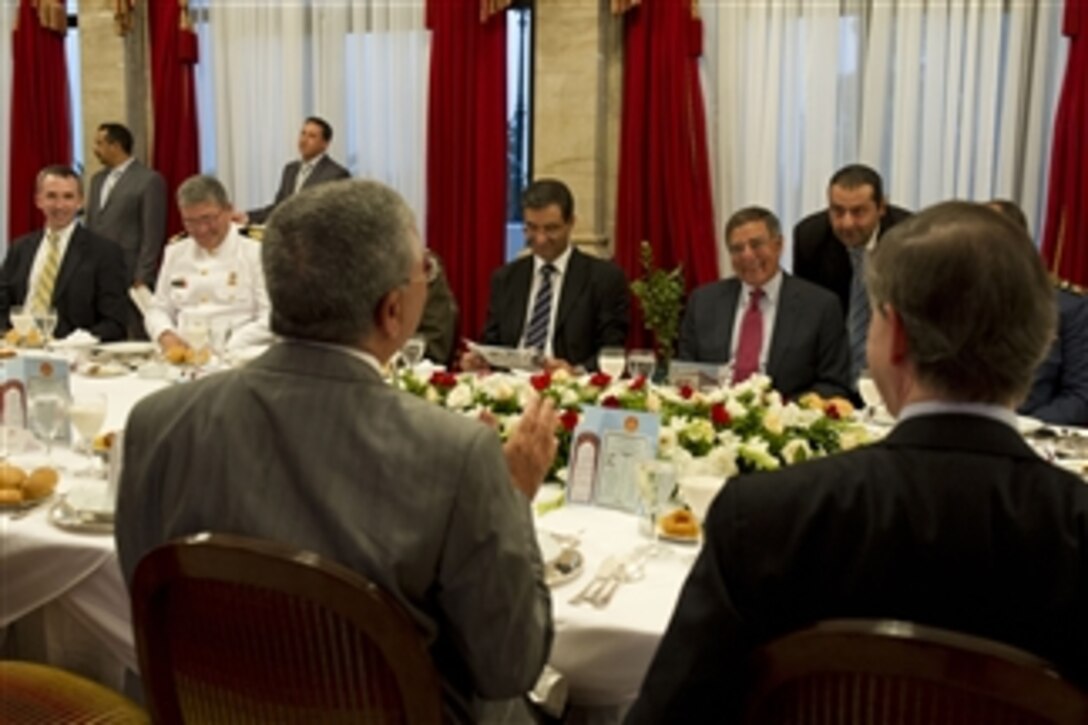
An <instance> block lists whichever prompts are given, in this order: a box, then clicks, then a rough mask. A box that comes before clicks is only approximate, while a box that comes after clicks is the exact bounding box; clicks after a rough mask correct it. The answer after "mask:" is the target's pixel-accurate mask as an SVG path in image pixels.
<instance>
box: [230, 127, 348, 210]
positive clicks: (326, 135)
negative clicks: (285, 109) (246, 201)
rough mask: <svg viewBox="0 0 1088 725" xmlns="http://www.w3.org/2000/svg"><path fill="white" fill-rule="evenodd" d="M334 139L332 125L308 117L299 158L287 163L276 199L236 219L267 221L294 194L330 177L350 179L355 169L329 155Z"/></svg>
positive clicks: (334, 179)
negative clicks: (348, 167) (351, 169)
mask: <svg viewBox="0 0 1088 725" xmlns="http://www.w3.org/2000/svg"><path fill="white" fill-rule="evenodd" d="M330 143H332V125H331V124H330V123H329V122H328V121H326V120H325V119H323V118H319V117H317V116H310V117H309V118H307V119H306V120H305V121H304V122H303V124H302V130H301V131H299V133H298V154H299V158H298V159H296V160H295V161H291V162H290V163H288V164H287V165H286V166H284V167H283V177H282V178H281V179H280V189H279V191H277V192H276V200H275V201H273V202H272V203H271V204H269V205H268V206H264V207H261V208H260V209H251V210H250V211H248V212H246V213H245V214H239V215H237V217H236V219H235V221H237V222H239V223H241V224H264V222H265V220H266V219H268V215H269V214H271V213H272V210H273V209H275V208H276V207H277V206H279V205H280V204H282V203H283V200H284V199H286V198H287V197H289V196H291V195H292V194H294V193H296V192H299V191H301V190H302V189H308V188H310V187H312V186H316V185H317V184H322V183H324V182H326V181H336V180H337V179H350V178H351V172H350V171H348V170H347V169H345V168H344V167H343V166H341V165H340V164H338V163H336V162H335V161H333V160H332V157H330V156H329V144H330Z"/></svg>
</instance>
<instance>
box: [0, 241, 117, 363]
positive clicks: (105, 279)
mask: <svg viewBox="0 0 1088 725" xmlns="http://www.w3.org/2000/svg"><path fill="white" fill-rule="evenodd" d="M44 235H45V232H44V230H41V229H39V230H38V231H36V232H31V233H30V234H26V235H23V236H21V237H19V238H18V239H16V240H15V242H14V243H13V244H12V245H11V249H9V250H8V256H7V258H6V259H5V260H4V266H3V267H2V268H0V321H2V322H3V325H4V329H5V330H7V329H10V328H11V320H10V318H9V317H8V313H9V311H10V310H11V308H12V307H13V306H15V305H22V304H25V302H26V295H27V290H28V289H29V287H30V279H29V278H30V269H31V267H32V266H33V264H34V255H35V254H37V252H38V247H39V246H41V243H42V238H43V237H44ZM127 305H128V297H127V293H126V285H125V261H124V258H123V257H122V255H121V248H120V247H119V246H117V245H116V244H114V243H113V242H111V241H109V240H108V239H103V238H102V237H100V236H98V235H96V234H95V233H94V232H90V231H88V230H86V229H84V228H83V227H81V226H79V225H78V224H77V225H76V227H75V229H74V230H73V231H72V238H71V239H70V240H69V241H68V250H67V251H66V252H65V253H64V260H63V261H62V262H61V265H60V270H59V271H58V272H57V281H56V284H54V286H53V306H54V307H55V308H56V310H57V327H56V330H54V332H53V334H54V336H56V337H57V338H62V337H66V336H67V335H68V334H69V333H70V332H72V331H74V330H76V329H77V328H82V329H84V330H87V331H88V332H90V333H91V334H93V335H95V336H96V337H97V338H98V339H99V340H102V341H103V342H107V341H111V340H123V339H124V338H125V320H126V319H127V317H128V306H127Z"/></svg>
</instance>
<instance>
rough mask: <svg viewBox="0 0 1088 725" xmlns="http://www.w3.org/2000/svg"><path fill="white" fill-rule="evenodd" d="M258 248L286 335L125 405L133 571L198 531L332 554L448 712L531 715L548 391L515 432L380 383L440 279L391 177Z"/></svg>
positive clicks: (272, 229)
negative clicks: (387, 617)
mask: <svg viewBox="0 0 1088 725" xmlns="http://www.w3.org/2000/svg"><path fill="white" fill-rule="evenodd" d="M262 261H263V265H264V269H265V277H266V281H267V285H268V293H269V297H270V298H271V302H272V329H273V331H274V332H276V333H277V334H278V335H280V336H281V337H282V340H281V341H280V342H278V343H276V344H275V345H273V346H272V347H271V348H270V349H269V350H268V351H267V352H266V353H265V354H264V355H262V356H261V357H259V358H257V359H256V360H254V361H252V362H250V363H249V364H248V365H246V366H245V367H243V368H240V369H237V370H233V371H229V372H226V373H222V374H218V375H213V376H210V377H207V378H204V379H203V380H199V381H197V382H193V383H189V384H186V385H178V386H174V387H172V388H169V389H166V390H163V391H162V392H160V393H157V394H155V395H153V396H150V397H148V398H145V399H144V400H143V401H141V402H140V403H139V404H138V405H137V406H136V407H135V409H134V410H133V411H132V414H131V415H130V416H129V419H128V426H127V429H126V433H125V436H126V438H125V459H124V467H123V474H122V479H121V484H120V494H119V497H118V507H117V524H116V537H117V550H118V555H119V557H120V562H121V566H122V570H123V572H124V575H125V578H126V581H129V582H131V581H132V575H133V571H134V570H135V568H136V564H137V562H139V560H140V558H141V557H142V556H143V555H144V554H146V553H147V552H148V551H150V550H151V549H152V548H154V547H155V546H157V545H159V544H161V543H163V542H165V541H168V540H170V539H172V538H175V537H179V536H184V535H187V534H193V533H196V532H200V531H209V530H210V531H230V532H234V533H237V534H242V535H247V536H253V537H258V538H263V539H270V540H273V541H277V542H281V543H284V544H287V545H289V546H293V547H297V548H300V549H306V550H309V551H313V552H316V553H317V554H319V555H322V556H325V557H328V558H330V559H332V560H335V561H338V562H340V563H341V564H344V565H346V566H349V567H351V568H353V569H356V570H358V571H360V572H362V573H363V574H364V575H366V576H367V577H369V578H370V579H371V580H373V581H374V582H376V583H377V584H378V585H379V586H380V587H382V589H384V590H385V591H386V592H387V593H389V594H391V595H392V596H393V597H395V598H396V599H397V600H398V601H399V602H400V603H401V604H402V605H403V606H404V607H405V608H406V610H407V611H408V612H409V614H410V615H411V616H412V617H413V618H414V620H415V622H416V624H417V625H418V626H419V631H420V634H421V635H422V636H423V637H424V638H425V639H426V641H427V643H428V644H429V646H430V652H431V655H432V657H433V658H434V661H435V664H436V666H437V668H438V671H439V673H440V674H441V676H442V678H443V684H444V694H445V707H446V712H447V718H446V721H448V722H457V723H461V722H502V721H504V720H506V719H511V718H512V721H515V722H525V721H526V720H525V717H526V716H527V715H528V713H527V712H525V710H524V708H525V705H524V702H523V701H521V700H519V699H516V697H517V696H518V695H520V694H521V693H523V692H525V691H527V690H528V689H529V688H530V687H532V685H533V683H534V682H535V680H536V678H537V676H538V675H539V673H540V670H541V668H542V666H543V665H544V662H545V659H546V658H547V656H548V651H549V647H550V644H551V637H552V621H551V600H550V598H549V594H548V589H547V587H546V586H545V585H544V582H543V579H542V564H541V561H540V552H539V550H538V549H537V544H536V538H535V535H534V532H533V521H532V516H531V512H530V500H531V499H532V498H533V496H534V495H535V493H536V491H537V488H538V487H539V485H540V483H541V480H542V479H543V477H544V475H545V474H546V473H547V471H548V468H549V466H550V464H551V461H552V459H553V457H554V455H555V446H556V444H555V430H556V426H557V419H556V415H555V410H554V408H553V407H552V404H551V403H550V402H540V401H539V400H538V401H536V402H534V403H533V404H531V405H530V406H529V407H528V409H527V411H526V414H525V416H524V417H523V418H522V421H521V423H520V425H519V426H518V428H517V430H516V431H515V432H514V433H513V434H512V436H511V437H510V439H509V440H508V441H507V442H506V444H505V445H504V444H502V443H501V442H500V440H499V436H498V434H497V433H496V432H495V431H494V430H492V429H491V428H489V427H487V426H485V425H484V424H482V423H480V422H478V421H474V420H469V419H467V418H464V417H462V416H459V415H457V414H454V413H451V412H449V411H446V410H444V409H442V408H440V407H438V406H436V405H433V404H431V403H428V402H426V401H424V400H422V399H420V398H418V397H415V396H413V395H410V394H408V393H405V392H403V391H400V390H398V389H397V388H395V387H393V386H391V385H389V384H387V383H386V382H385V381H384V380H383V378H382V375H381V370H382V366H383V365H385V364H386V362H387V361H388V360H389V359H390V357H392V356H393V355H394V354H395V353H396V352H397V351H398V350H399V349H400V348H401V346H402V345H403V344H404V342H405V341H406V340H407V339H408V338H409V337H410V336H411V335H412V334H413V333H414V332H415V330H416V326H417V324H418V323H419V320H420V316H421V315H422V312H423V306H424V303H425V301H426V296H427V275H426V271H425V268H424V256H423V248H422V245H421V244H420V241H419V236H418V233H417V232H416V226H415V222H414V220H413V218H412V213H411V211H410V210H409V208H408V206H407V205H406V204H405V203H404V201H403V200H402V199H401V198H400V197H399V196H398V195H397V194H396V192H394V191H392V190H391V189H389V188H387V187H385V186H383V185H381V184H379V183H377V182H372V181H361V180H356V181H342V182H335V183H332V184H327V185H324V186H322V187H320V188H318V189H314V190H312V191H308V192H306V193H303V194H298V195H296V196H293V197H292V198H291V199H289V200H287V201H286V202H285V203H284V204H283V206H281V207H280V208H279V209H277V210H276V212H275V213H274V214H273V215H272V218H271V220H270V223H269V225H268V228H267V229H266V233H265V237H264V243H263V247H262ZM210 441H215V444H214V445H208V443H209V442H210ZM180 461H184V462H185V463H184V465H179V462H180ZM496 701H499V702H496ZM498 710H501V711H502V713H503V715H498V714H496V711H498ZM511 710H517V712H514V713H512V712H511Z"/></svg>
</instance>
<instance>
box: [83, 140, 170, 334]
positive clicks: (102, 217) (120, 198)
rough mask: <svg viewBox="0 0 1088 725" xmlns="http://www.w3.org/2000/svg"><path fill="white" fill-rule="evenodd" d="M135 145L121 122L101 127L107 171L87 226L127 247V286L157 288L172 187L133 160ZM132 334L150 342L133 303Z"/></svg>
mask: <svg viewBox="0 0 1088 725" xmlns="http://www.w3.org/2000/svg"><path fill="white" fill-rule="evenodd" d="M132 143H133V141H132V133H131V132H130V131H129V130H128V129H127V128H125V127H124V126H122V125H121V124H119V123H103V124H101V125H100V126H99V127H98V131H97V132H96V133H95V137H94V155H95V157H96V158H97V159H98V160H99V161H100V162H101V163H102V164H103V166H104V167H105V168H103V169H102V170H101V171H99V172H98V173H97V174H95V175H94V178H92V179H91V190H90V195H89V197H88V199H87V205H86V207H84V210H83V214H84V223H85V224H86V226H87V228H88V229H90V230H91V231H92V232H95V233H97V234H98V235H100V236H103V237H105V238H106V239H109V240H112V241H114V242H116V243H117V244H118V245H119V246H120V247H121V251H122V253H123V254H124V258H125V282H126V285H127V287H139V286H144V287H148V288H149V289H154V287H155V280H156V279H157V278H158V273H159V259H160V256H161V255H162V245H163V242H164V241H165V239H166V182H165V181H164V180H163V178H162V175H161V174H159V172H157V171H155V170H153V169H149V168H148V167H146V166H144V165H143V164H142V163H140V162H139V161H138V160H137V159H136V158H135V157H133V155H132ZM128 334H129V337H141V338H146V337H147V335H146V333H145V332H144V329H143V315H142V314H141V313H140V311H139V310H137V309H136V306H135V305H133V304H132V303H131V302H130V303H129V315H128Z"/></svg>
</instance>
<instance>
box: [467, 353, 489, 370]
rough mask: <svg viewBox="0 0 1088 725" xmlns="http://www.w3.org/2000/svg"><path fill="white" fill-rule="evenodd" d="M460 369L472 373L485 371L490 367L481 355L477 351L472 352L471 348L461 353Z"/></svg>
mask: <svg viewBox="0 0 1088 725" xmlns="http://www.w3.org/2000/svg"><path fill="white" fill-rule="evenodd" d="M461 369H462V370H464V371H465V372H466V373H472V372H487V371H488V370H490V369H491V368H490V366H488V364H487V360H485V359H484V356H483V355H481V354H480V353H478V352H473V351H472V350H466V351H465V353H464V354H463V355H461Z"/></svg>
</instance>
